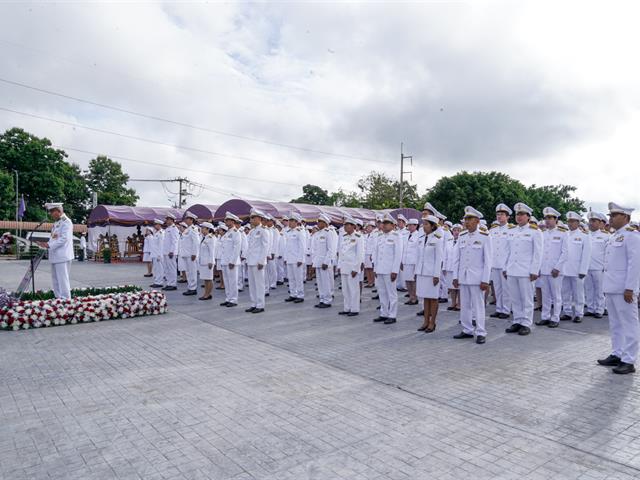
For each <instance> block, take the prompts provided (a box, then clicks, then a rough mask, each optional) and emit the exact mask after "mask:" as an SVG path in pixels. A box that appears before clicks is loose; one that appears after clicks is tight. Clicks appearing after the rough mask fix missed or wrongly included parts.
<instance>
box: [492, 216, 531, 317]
mask: <svg viewBox="0 0 640 480" xmlns="http://www.w3.org/2000/svg"><path fill="white" fill-rule="evenodd" d="M512 213H513V212H512V210H511V209H510V208H509V207H508V206H507V205H505V204H504V203H501V204H499V205H498V206H497V207H496V222H497V223H496V224H495V225H493V226H492V227H491V229H490V230H489V235H491V243H492V247H493V260H492V262H491V283H493V290H494V291H495V294H496V311H495V312H494V313H492V314H491V315H489V316H490V317H492V318H502V319H506V318H509V315H510V314H511V302H509V288H508V287H507V279H506V278H505V277H504V275H503V272H504V269H505V265H506V262H507V252H508V250H507V242H508V241H509V229H510V227H511V224H509V216H510V215H511V214H512ZM536 274H537V272H536Z"/></svg>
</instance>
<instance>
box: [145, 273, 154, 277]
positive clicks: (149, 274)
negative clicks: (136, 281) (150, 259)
mask: <svg viewBox="0 0 640 480" xmlns="http://www.w3.org/2000/svg"><path fill="white" fill-rule="evenodd" d="M143 277H153V273H145V274H144V275H143Z"/></svg>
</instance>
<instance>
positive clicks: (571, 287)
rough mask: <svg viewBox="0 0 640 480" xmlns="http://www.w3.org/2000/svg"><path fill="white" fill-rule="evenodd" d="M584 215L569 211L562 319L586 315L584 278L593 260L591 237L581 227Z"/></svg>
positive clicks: (580, 320)
mask: <svg viewBox="0 0 640 480" xmlns="http://www.w3.org/2000/svg"><path fill="white" fill-rule="evenodd" d="M581 221H582V217H581V216H580V215H578V214H577V213H576V212H567V223H568V225H569V232H568V233H567V261H566V262H565V264H564V272H563V274H564V279H563V282H564V294H563V296H562V302H563V306H562V311H563V313H564V315H563V316H562V317H560V319H561V320H573V321H574V322H575V323H580V322H582V316H583V315H584V278H585V277H586V276H587V271H588V269H589V262H590V260H591V239H590V237H589V235H587V233H585V232H583V231H582V229H581V228H580V222H581Z"/></svg>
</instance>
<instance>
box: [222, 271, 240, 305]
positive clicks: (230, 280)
mask: <svg viewBox="0 0 640 480" xmlns="http://www.w3.org/2000/svg"><path fill="white" fill-rule="evenodd" d="M239 269H240V265H236V266H235V267H233V268H232V269H231V268H229V265H228V264H227V265H223V266H222V281H223V282H224V295H225V300H226V301H227V302H230V303H238V270H239Z"/></svg>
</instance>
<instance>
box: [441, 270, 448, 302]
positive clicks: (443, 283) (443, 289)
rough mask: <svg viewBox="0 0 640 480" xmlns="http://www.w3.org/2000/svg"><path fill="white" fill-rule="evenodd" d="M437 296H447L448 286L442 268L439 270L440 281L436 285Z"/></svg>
mask: <svg viewBox="0 0 640 480" xmlns="http://www.w3.org/2000/svg"><path fill="white" fill-rule="evenodd" d="M438 298H446V299H448V298H449V287H448V285H447V279H446V275H445V273H444V270H442V271H441V272H440V283H439V287H438Z"/></svg>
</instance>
